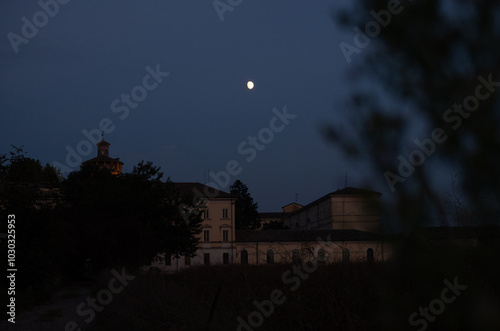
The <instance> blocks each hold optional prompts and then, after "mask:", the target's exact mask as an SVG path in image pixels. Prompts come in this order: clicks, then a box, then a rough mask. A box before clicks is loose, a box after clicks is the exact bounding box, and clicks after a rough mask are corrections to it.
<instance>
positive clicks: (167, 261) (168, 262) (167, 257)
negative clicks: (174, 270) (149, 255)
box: [165, 254, 172, 265]
mask: <svg viewBox="0 0 500 331" xmlns="http://www.w3.org/2000/svg"><path fill="white" fill-rule="evenodd" d="M165 265H172V255H170V254H165Z"/></svg>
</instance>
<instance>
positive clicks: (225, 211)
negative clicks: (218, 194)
mask: <svg viewBox="0 0 500 331" xmlns="http://www.w3.org/2000/svg"><path fill="white" fill-rule="evenodd" d="M222 218H228V217H227V208H224V209H222Z"/></svg>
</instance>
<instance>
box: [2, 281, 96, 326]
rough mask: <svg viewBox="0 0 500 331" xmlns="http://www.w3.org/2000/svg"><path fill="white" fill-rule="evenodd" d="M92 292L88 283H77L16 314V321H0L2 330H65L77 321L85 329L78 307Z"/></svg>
mask: <svg viewBox="0 0 500 331" xmlns="http://www.w3.org/2000/svg"><path fill="white" fill-rule="evenodd" d="M89 294H90V288H89V286H88V285H87V284H75V285H71V286H69V287H66V288H64V289H62V290H61V291H59V292H57V293H56V294H54V296H53V297H52V299H50V300H49V301H48V302H46V303H45V304H43V305H41V306H38V307H35V308H33V309H31V310H29V311H25V312H23V313H21V314H19V315H16V323H15V324H13V323H10V322H8V321H1V322H0V330H23V331H36V330H51V331H52V330H65V326H66V323H68V322H69V321H75V322H76V323H77V324H78V325H79V326H80V327H81V329H82V330H83V329H84V327H85V326H87V324H86V323H85V322H84V321H83V320H82V319H81V317H80V316H78V315H77V313H76V307H77V306H78V305H79V304H80V303H81V302H83V301H85V300H86V298H87V296H89Z"/></svg>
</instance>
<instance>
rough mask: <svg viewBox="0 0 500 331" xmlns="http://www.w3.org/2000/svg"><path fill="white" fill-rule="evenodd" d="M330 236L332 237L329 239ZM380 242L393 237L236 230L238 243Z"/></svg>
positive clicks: (341, 232) (346, 232)
mask: <svg viewBox="0 0 500 331" xmlns="http://www.w3.org/2000/svg"><path fill="white" fill-rule="evenodd" d="M329 236H330V237H329ZM318 238H320V239H321V240H324V241H326V240H327V239H328V238H330V239H328V240H330V241H379V240H384V239H389V238H391V236H388V235H383V234H377V233H370V232H363V231H358V230H236V241H237V242H294V241H319V240H320V239H318Z"/></svg>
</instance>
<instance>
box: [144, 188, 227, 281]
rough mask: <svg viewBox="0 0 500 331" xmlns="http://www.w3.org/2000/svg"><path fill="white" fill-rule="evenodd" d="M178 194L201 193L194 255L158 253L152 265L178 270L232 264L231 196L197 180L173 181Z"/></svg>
mask: <svg viewBox="0 0 500 331" xmlns="http://www.w3.org/2000/svg"><path fill="white" fill-rule="evenodd" d="M174 184H175V187H176V188H177V189H178V190H179V192H180V193H181V194H194V195H195V196H198V197H203V198H202V199H203V201H204V203H205V207H204V209H203V213H202V219H203V222H202V225H201V229H202V231H201V233H200V235H199V239H200V241H199V245H198V249H197V251H196V256H194V257H190V256H181V257H179V258H176V257H174V256H164V255H163V256H162V257H164V260H163V259H162V260H163V261H153V263H152V264H151V266H152V267H157V268H159V269H160V270H162V271H167V272H171V271H179V270H181V269H183V268H187V267H190V266H196V265H213V264H233V263H234V262H235V252H236V250H235V242H236V238H235V205H234V204H235V201H236V199H235V197H233V196H232V195H230V194H229V193H226V192H223V191H219V190H216V189H213V188H211V187H208V186H206V185H203V184H201V183H174Z"/></svg>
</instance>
